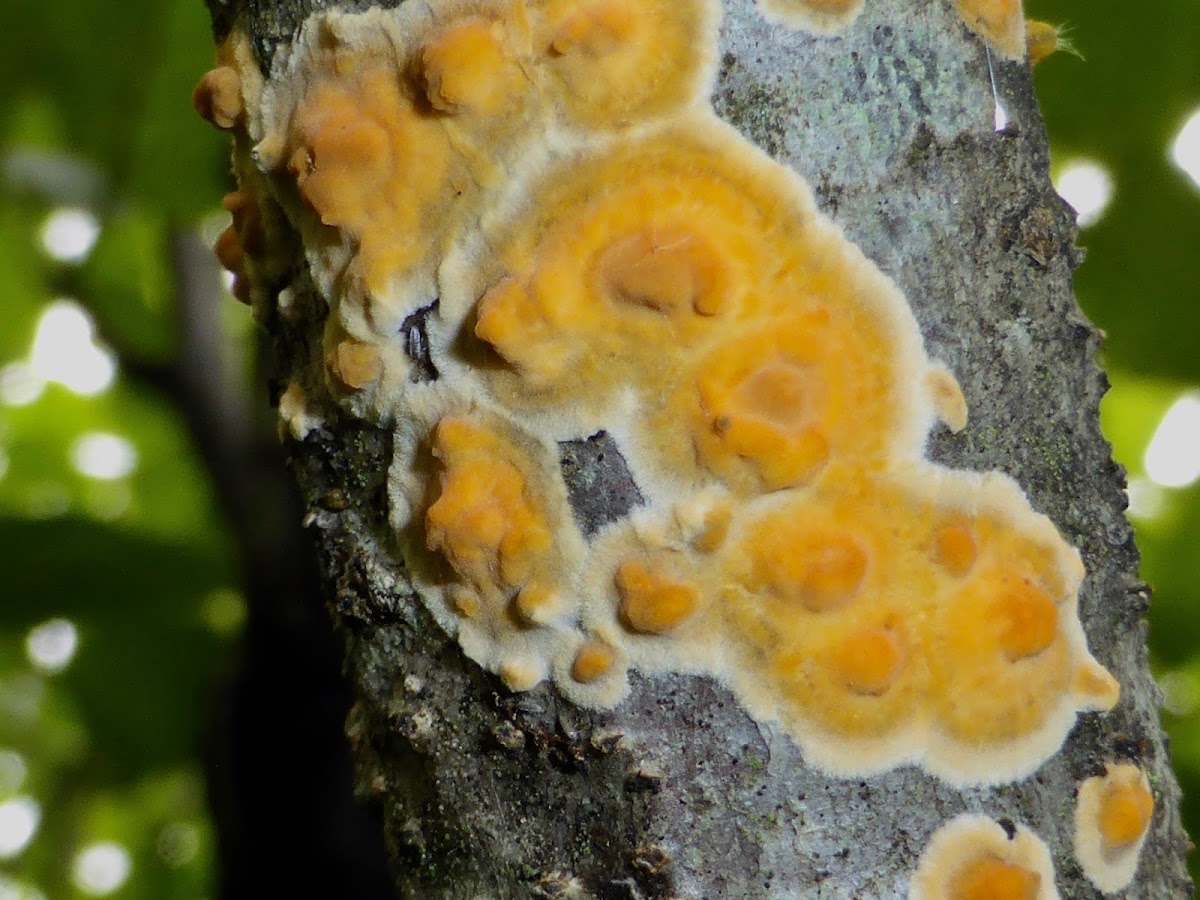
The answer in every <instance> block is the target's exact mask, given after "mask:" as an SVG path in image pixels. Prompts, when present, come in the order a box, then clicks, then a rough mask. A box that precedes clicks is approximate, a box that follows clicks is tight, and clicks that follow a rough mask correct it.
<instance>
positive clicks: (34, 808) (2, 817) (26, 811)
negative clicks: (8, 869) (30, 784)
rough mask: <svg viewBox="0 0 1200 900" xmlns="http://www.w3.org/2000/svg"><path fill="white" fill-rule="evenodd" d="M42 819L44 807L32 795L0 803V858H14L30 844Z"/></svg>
mask: <svg viewBox="0 0 1200 900" xmlns="http://www.w3.org/2000/svg"><path fill="white" fill-rule="evenodd" d="M41 821H42V808H41V807H40V806H38V805H37V801H36V800H34V799H33V798H32V797H13V798H12V799H11V800H5V801H4V802H3V803H0V859H12V858H13V857H14V856H18V855H20V853H21V851H22V850H24V849H25V848H26V847H28V846H29V842H30V841H32V840H33V836H34V835H35V834H37V830H38V825H40V824H41Z"/></svg>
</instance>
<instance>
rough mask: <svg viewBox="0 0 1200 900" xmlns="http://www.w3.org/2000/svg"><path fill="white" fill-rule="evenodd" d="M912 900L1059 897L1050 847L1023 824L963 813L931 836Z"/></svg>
mask: <svg viewBox="0 0 1200 900" xmlns="http://www.w3.org/2000/svg"><path fill="white" fill-rule="evenodd" d="M908 897H909V900H1058V897H1059V893H1058V888H1057V887H1056V886H1055V883H1054V863H1053V861H1052V860H1051V858H1050V851H1049V850H1048V849H1047V847H1046V845H1045V843H1043V841H1042V840H1041V838H1039V837H1038V836H1037V835H1036V834H1034V833H1033V832H1032V831H1030V830H1029V829H1028V828H1025V827H1023V826H1014V827H1013V828H1012V829H1011V832H1010V831H1006V830H1005V829H1004V827H1003V826H1001V825H1000V824H999V823H998V822H994V821H993V820H991V819H989V818H988V817H987V816H982V815H977V814H963V815H960V816H956V817H955V818H953V819H951V820H950V821H949V822H947V823H946V824H945V825H943V826H942V827H941V828H939V829H938V830H937V831H936V832H934V834H933V836H932V837H931V838H930V840H929V843H928V844H927V845H926V846H925V849H924V851H922V853H921V857H920V859H919V860H918V862H917V871H916V873H915V874H914V875H913V877H912V881H911V883H910V885H909V891H908Z"/></svg>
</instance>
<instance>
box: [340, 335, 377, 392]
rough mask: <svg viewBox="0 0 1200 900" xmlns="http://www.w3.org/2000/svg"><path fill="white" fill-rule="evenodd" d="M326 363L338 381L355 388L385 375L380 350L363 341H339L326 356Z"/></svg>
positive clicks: (359, 387)
mask: <svg viewBox="0 0 1200 900" xmlns="http://www.w3.org/2000/svg"><path fill="white" fill-rule="evenodd" d="M326 365H327V367H328V369H329V371H330V372H331V373H333V375H334V376H335V377H336V378H337V379H338V381H340V382H341V383H342V384H344V385H345V386H346V387H348V388H353V389H355V390H361V389H362V388H365V387H367V386H368V385H371V384H374V383H375V382H376V381H378V380H379V378H380V377H381V376H382V375H383V360H382V359H380V357H379V351H378V350H377V349H376V348H375V347H374V346H373V345H371V344H364V343H362V342H361V341H355V340H349V339H347V340H344V341H339V342H338V344H337V346H335V347H334V348H333V350H332V351H331V352H330V353H329V356H328V357H327V358H326Z"/></svg>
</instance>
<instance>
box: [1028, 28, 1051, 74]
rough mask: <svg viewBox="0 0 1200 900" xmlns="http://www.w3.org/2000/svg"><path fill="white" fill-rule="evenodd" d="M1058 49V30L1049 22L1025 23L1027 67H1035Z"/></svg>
mask: <svg viewBox="0 0 1200 900" xmlns="http://www.w3.org/2000/svg"><path fill="white" fill-rule="evenodd" d="M1058 49H1059V29H1058V27H1057V26H1056V25H1051V24H1050V23H1049V22H1038V21H1034V20H1028V21H1026V22H1025V51H1026V53H1028V54H1029V65H1031V66H1036V65H1037V64H1038V63H1040V62H1043V61H1044V60H1046V59H1048V58H1049V57H1051V56H1053V55H1054V54H1055V53H1056V52H1058Z"/></svg>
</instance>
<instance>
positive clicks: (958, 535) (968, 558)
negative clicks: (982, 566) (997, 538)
mask: <svg viewBox="0 0 1200 900" xmlns="http://www.w3.org/2000/svg"><path fill="white" fill-rule="evenodd" d="M977 553H978V547H977V546H976V543H975V535H974V533H973V532H972V531H971V529H970V528H969V527H968V526H967V525H963V524H950V525H943V526H942V527H941V528H939V529H938V530H937V531H936V532H935V533H934V536H933V558H934V560H935V561H936V562H937V563H938V565H940V566H942V568H944V569H945V570H946V571H947V572H949V573H950V574H951V575H953V576H955V577H956V578H962V577H963V576H964V575H966V574H967V573H968V572H970V571H971V568H972V567H973V566H974V565H975V557H976V555H977Z"/></svg>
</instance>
